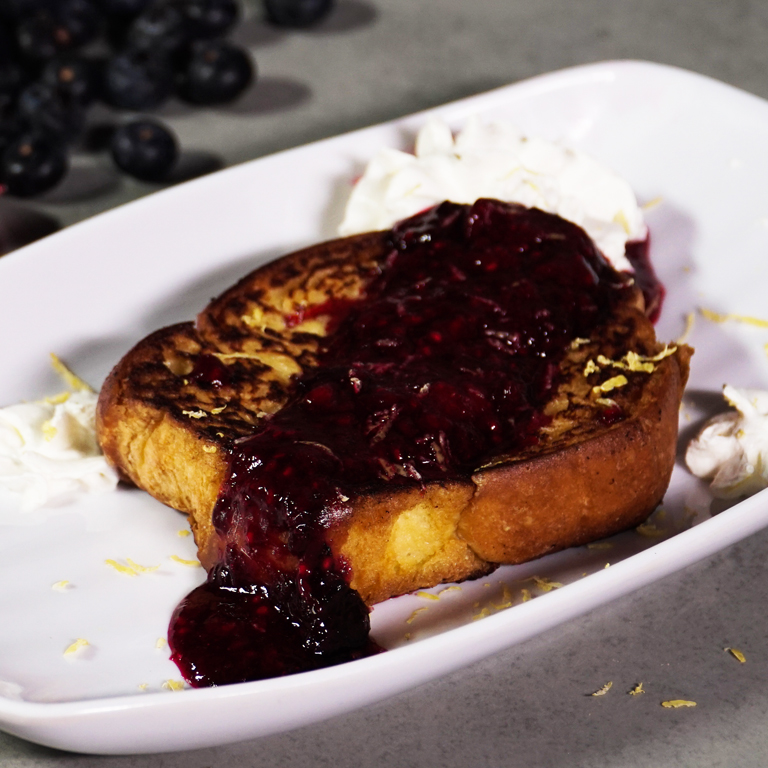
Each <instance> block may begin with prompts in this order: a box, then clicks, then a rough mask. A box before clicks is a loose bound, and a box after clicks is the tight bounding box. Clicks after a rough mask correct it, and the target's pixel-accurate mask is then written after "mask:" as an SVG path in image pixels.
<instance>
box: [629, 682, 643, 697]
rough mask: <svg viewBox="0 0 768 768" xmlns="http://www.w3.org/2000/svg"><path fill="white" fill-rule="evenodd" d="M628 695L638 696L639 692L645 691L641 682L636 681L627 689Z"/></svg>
mask: <svg viewBox="0 0 768 768" xmlns="http://www.w3.org/2000/svg"><path fill="white" fill-rule="evenodd" d="M627 693H629V695H630V696H639V695H640V694H641V693H645V689H644V688H643V684H642V683H638V684H637V685H636V686H634V687H633V688H631V689H630V690H629V691H627Z"/></svg>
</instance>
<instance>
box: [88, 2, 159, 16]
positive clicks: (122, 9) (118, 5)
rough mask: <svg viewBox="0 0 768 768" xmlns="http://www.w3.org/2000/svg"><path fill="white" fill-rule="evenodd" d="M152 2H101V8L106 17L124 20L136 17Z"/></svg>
mask: <svg viewBox="0 0 768 768" xmlns="http://www.w3.org/2000/svg"><path fill="white" fill-rule="evenodd" d="M153 2H154V0H101V7H102V9H103V10H104V13H106V14H107V15H108V16H117V17H120V18H123V19H125V18H130V17H131V16H138V15H139V14H140V13H141V12H142V11H144V10H145V9H146V8H148V7H149V6H150V5H151V4H152V3H153Z"/></svg>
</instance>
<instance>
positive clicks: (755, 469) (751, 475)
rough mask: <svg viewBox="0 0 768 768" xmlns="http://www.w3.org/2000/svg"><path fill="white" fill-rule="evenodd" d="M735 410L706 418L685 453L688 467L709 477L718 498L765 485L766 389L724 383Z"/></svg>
mask: <svg viewBox="0 0 768 768" xmlns="http://www.w3.org/2000/svg"><path fill="white" fill-rule="evenodd" d="M723 397H725V399H726V400H727V401H728V403H729V404H730V405H731V406H733V408H734V409H735V410H732V411H727V412H726V413H721V414H718V415H717V416H715V417H713V418H712V419H710V420H709V421H708V422H707V423H706V424H705V425H704V427H703V429H702V430H701V432H699V434H698V436H697V437H696V438H695V439H694V440H693V441H692V442H691V443H690V445H689V446H688V450H687V451H686V454H685V462H686V464H687V465H688V468H689V469H690V470H691V472H693V474H694V475H696V476H697V477H701V478H703V479H705V480H710V481H711V485H710V487H711V489H712V492H713V494H714V495H715V496H717V497H719V498H731V499H732V498H738V497H739V496H749V495H750V494H753V493H756V492H757V491H760V490H762V489H763V488H766V487H768V392H766V391H763V390H757V389H736V388H735V387H732V386H730V385H729V384H726V385H725V386H724V387H723Z"/></svg>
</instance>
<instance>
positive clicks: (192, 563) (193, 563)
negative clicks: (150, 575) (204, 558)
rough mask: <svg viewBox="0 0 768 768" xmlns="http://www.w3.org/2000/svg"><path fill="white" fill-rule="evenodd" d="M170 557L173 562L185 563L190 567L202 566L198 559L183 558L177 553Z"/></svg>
mask: <svg viewBox="0 0 768 768" xmlns="http://www.w3.org/2000/svg"><path fill="white" fill-rule="evenodd" d="M170 559H171V560H173V562H174V563H179V565H187V566H189V567H190V568H199V567H201V566H202V564H201V562H200V561H199V560H185V559H184V558H183V557H179V556H178V555H171V556H170Z"/></svg>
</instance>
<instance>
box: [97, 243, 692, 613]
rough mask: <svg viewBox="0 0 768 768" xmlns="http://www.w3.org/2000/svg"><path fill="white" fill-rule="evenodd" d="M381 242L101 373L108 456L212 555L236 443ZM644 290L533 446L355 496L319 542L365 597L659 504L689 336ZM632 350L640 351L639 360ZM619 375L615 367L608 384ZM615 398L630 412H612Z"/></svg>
mask: <svg viewBox="0 0 768 768" xmlns="http://www.w3.org/2000/svg"><path fill="white" fill-rule="evenodd" d="M386 251H387V240H386V236H385V234H384V233H373V234H367V235H361V236H353V237H351V238H346V239H342V240H337V241H332V242H330V243H323V244H321V245H318V246H314V247H312V248H309V249H305V250H303V251H299V252H297V253H295V254H291V255H289V256H287V257H284V258H283V259H280V260H278V261H276V262H274V263H272V264H269V265H266V266H265V267H262V268H260V269H257V270H256V271H254V272H253V273H251V274H250V275H248V276H246V277H245V278H243V280H241V281H240V282H239V283H238V284H237V285H235V286H233V288H231V289H230V290H229V291H227V292H226V293H225V294H223V295H222V296H221V297H219V298H218V299H216V300H214V301H213V302H212V303H211V304H210V305H209V306H208V307H207V308H206V309H205V310H204V311H203V312H202V313H201V314H200V316H199V317H198V319H197V323H196V324H195V325H193V324H191V323H186V324H180V325H176V326H171V327H170V328H166V329H163V330H160V331H158V332H157V333H155V334H153V335H151V336H149V337H147V338H146V339H144V340H143V341H141V342H139V344H137V346H136V347H134V349H133V350H131V351H130V352H129V353H128V354H127V355H126V356H125V357H124V358H123V360H121V361H120V363H119V364H118V365H117V366H116V368H115V369H114V371H113V372H112V374H111V375H110V377H109V378H108V379H107V381H106V382H105V385H104V387H103V389H102V394H101V397H100V401H99V409H98V416H97V423H98V431H99V436H100V441H101V444H102V447H103V449H104V452H105V455H106V456H107V458H108V460H109V461H110V462H111V463H113V464H114V465H115V466H116V467H117V468H118V470H119V471H120V473H121V475H122V477H123V478H125V479H128V480H130V481H132V482H134V483H136V484H137V485H138V486H139V487H141V488H144V489H146V490H147V491H149V492H150V493H151V494H152V495H153V496H155V497H156V498H158V499H160V500H161V501H163V502H164V503H166V504H168V505H169V506H172V507H174V508H176V509H179V510H180V511H182V512H185V513H187V514H188V515H189V516H190V520H191V524H192V527H193V531H194V534H195V539H196V542H197V544H198V547H199V551H200V559H201V561H202V562H203V564H204V565H205V566H206V567H207V568H211V567H213V566H214V565H215V564H216V563H217V562H218V561H219V559H220V556H221V553H222V548H223V546H224V542H223V541H222V540H221V539H220V537H219V535H218V534H217V533H216V531H215V530H214V528H213V525H212V522H211V518H212V513H213V508H214V504H215V502H216V498H217V495H218V491H219V488H220V486H221V483H222V481H223V479H224V477H225V475H226V472H227V466H228V455H229V453H230V451H231V450H232V447H233V445H234V444H235V442H236V441H237V439H238V438H240V437H243V436H245V435H248V434H251V433H253V432H255V431H258V430H259V425H260V424H261V423H263V420H264V419H266V418H269V415H270V414H272V413H274V412H276V411H277V410H279V409H280V408H281V407H282V406H283V405H284V404H285V403H286V401H287V400H288V399H289V397H290V395H291V392H292V389H293V387H294V385H295V382H296V381H297V380H298V378H299V377H300V376H301V375H302V373H304V372H306V371H308V370H311V369H312V368H313V366H315V365H316V362H317V355H318V350H319V349H320V347H321V345H322V340H323V338H324V336H325V335H326V334H327V333H328V332H329V330H332V329H331V328H329V321H330V320H329V319H330V317H331V315H332V313H330V312H329V313H328V314H325V312H324V309H325V308H327V307H328V306H329V303H330V302H339V301H347V300H353V299H355V298H357V297H359V296H360V295H361V293H362V292H363V291H364V289H365V286H366V285H367V284H368V282H369V281H370V280H371V279H372V278H373V277H374V276H375V275H376V274H377V271H378V270H379V268H380V264H381V262H382V259H383V258H384V256H385V255H386ZM641 304H642V302H641V299H639V294H638V293H635V292H632V291H628V292H627V298H626V300H625V301H624V302H623V303H621V304H620V305H619V306H618V307H617V309H616V311H615V313H614V315H613V316H612V317H611V318H610V319H609V321H608V322H606V323H605V324H604V325H602V326H601V327H599V328H597V329H595V333H594V334H593V335H592V337H591V338H590V339H584V340H579V343H578V344H574V345H572V348H571V350H570V351H569V353H568V354H567V355H566V357H565V359H564V360H563V361H562V363H561V365H560V373H561V383H560V384H559V386H558V388H557V392H556V394H555V396H554V397H553V398H552V399H551V401H550V402H549V403H548V404H547V406H546V408H545V412H546V413H547V414H548V415H549V416H551V421H550V423H549V424H547V425H546V426H545V427H543V428H542V429H541V431H540V434H539V441H538V443H537V444H536V445H535V446H533V447H531V448H529V449H527V450H525V451H519V452H517V453H515V454H514V455H502V456H498V457H496V458H495V459H494V460H493V461H492V462H490V463H489V464H487V465H486V466H483V467H479V468H478V469H477V471H476V472H474V473H473V474H471V475H470V476H466V477H461V478H454V479H451V480H446V481H445V482H430V483H426V484H424V485H422V486H414V487H412V488H398V489H392V490H386V489H384V490H382V489H381V488H378V489H376V490H374V491H372V492H371V493H365V492H361V494H360V496H359V498H356V499H353V500H351V502H350V511H349V513H348V514H347V515H346V516H344V517H343V519H340V520H338V521H336V522H335V523H334V524H333V525H332V526H330V527H329V529H328V532H327V540H328V543H329V544H330V546H331V549H332V551H333V553H334V555H335V556H336V557H337V558H338V559H339V560H340V561H343V562H345V563H346V565H347V567H348V570H349V573H350V574H351V581H350V584H351V586H352V587H353V588H354V589H356V590H357V591H358V592H359V593H360V594H361V596H362V597H363V599H364V600H365V601H366V602H368V603H369V604H370V603H374V602H377V601H380V600H383V599H385V598H387V597H390V596H393V595H397V594H402V593H404V592H408V591H411V590H413V589H416V588H419V587H426V586H433V585H435V584H438V583H441V582H445V581H456V580H461V579H464V578H468V577H470V576H473V575H479V574H482V573H485V572H487V571H489V570H491V569H492V568H494V567H495V566H496V565H498V564H500V563H517V562H522V561H524V560H528V559H531V558H533V557H538V556H540V555H543V554H545V553H547V552H551V551H554V550H557V549H562V548H564V547H568V546H572V545H575V544H582V543H585V542H587V541H591V540H594V539H596V538H601V537H603V536H607V535H609V534H612V533H615V532H617V531H619V530H623V529H625V528H627V527H630V526H633V525H637V524H638V523H639V522H641V521H642V520H643V519H645V518H646V517H647V516H648V515H649V514H650V512H652V511H653V509H654V508H655V507H656V505H657V504H658V503H659V501H660V500H661V498H662V496H663V494H664V491H665V489H666V486H667V483H668V481H669V476H670V473H671V471H672V466H673V463H674V455H675V443H676V434H677V412H678V407H679V403H680V398H681V396H682V390H683V387H684V385H685V381H686V377H687V372H688V361H689V358H690V354H691V351H690V350H689V349H688V348H686V347H680V348H678V349H677V350H676V351H674V352H671V351H669V350H667V352H665V351H664V350H665V348H664V347H663V346H662V345H660V344H659V343H658V342H657V341H656V338H655V334H654V331H653V327H652V325H651V323H650V322H649V321H648V320H647V318H646V317H645V315H644V313H643V312H642V309H641ZM630 353H631V354H635V355H637V356H639V357H638V358H637V359H639V360H642V361H644V362H642V363H641V364H640V365H639V366H634V369H632V366H628V364H627V363H626V362H625V361H626V360H627V355H628V354H630ZM654 358H658V359H654ZM599 360H600V361H601V362H596V361H599ZM617 374H620V375H621V376H623V377H624V379H625V382H624V383H623V384H622V385H620V386H617V387H615V388H611V386H610V382H611V380H612V379H615V377H616V375H617ZM217 377H218V378H217ZM212 381H214V382H215V386H214V385H212V383H211V382H212ZM601 386H602V387H604V388H603V389H601ZM612 408H615V409H616V410H617V411H620V412H621V413H622V418H621V419H620V420H617V421H615V423H611V419H610V418H608V417H609V416H610V413H611V409H612Z"/></svg>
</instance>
